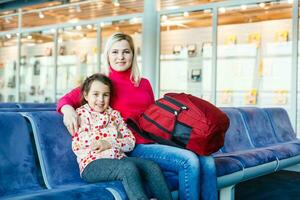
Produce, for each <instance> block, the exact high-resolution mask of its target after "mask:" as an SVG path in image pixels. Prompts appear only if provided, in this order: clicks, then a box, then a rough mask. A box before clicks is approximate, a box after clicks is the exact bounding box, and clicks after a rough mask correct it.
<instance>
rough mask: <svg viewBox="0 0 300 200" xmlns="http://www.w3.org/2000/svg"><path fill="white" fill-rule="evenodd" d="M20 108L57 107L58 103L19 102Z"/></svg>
mask: <svg viewBox="0 0 300 200" xmlns="http://www.w3.org/2000/svg"><path fill="white" fill-rule="evenodd" d="M17 105H18V107H19V108H52V109H56V103H28V102H24V103H17Z"/></svg>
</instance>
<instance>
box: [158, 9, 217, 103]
mask: <svg viewBox="0 0 300 200" xmlns="http://www.w3.org/2000/svg"><path fill="white" fill-rule="evenodd" d="M211 25H212V14H211V10H205V11H197V12H183V13H177V14H172V15H162V16H161V58H160V96H163V94H165V93H168V92H185V93H190V94H193V95H195V96H198V97H202V98H204V99H206V100H210V98H211V89H212V88H211V75H212V74H211V52H212V49H211V42H212V37H211V35H212V27H211ZM191 36H192V37H191Z"/></svg>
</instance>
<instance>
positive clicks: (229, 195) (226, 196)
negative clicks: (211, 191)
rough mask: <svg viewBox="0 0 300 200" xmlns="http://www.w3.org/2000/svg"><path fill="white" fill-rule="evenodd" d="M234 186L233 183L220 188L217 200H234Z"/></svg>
mask: <svg viewBox="0 0 300 200" xmlns="http://www.w3.org/2000/svg"><path fill="white" fill-rule="evenodd" d="M234 186H235V185H231V186H228V187H225V188H222V189H220V198H219V200H234Z"/></svg>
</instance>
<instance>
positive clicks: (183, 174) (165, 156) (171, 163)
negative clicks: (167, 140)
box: [129, 144, 217, 200]
mask: <svg viewBox="0 0 300 200" xmlns="http://www.w3.org/2000/svg"><path fill="white" fill-rule="evenodd" d="M129 156H134V157H142V158H145V159H149V160H152V161H154V162H156V163H158V164H159V166H160V167H161V168H162V170H165V171H171V172H174V173H176V174H178V182H179V189H178V195H179V199H180V200H199V199H203V200H216V199H217V189H216V187H217V186H216V185H217V184H216V172H215V165H214V160H213V158H212V157H206V156H204V157H203V156H199V157H198V156H197V155H196V154H195V153H193V152H191V151H189V150H186V149H180V148H177V147H172V146H166V145H161V144H139V145H137V146H136V147H135V149H134V150H133V151H132V152H131V153H130V154H129Z"/></svg>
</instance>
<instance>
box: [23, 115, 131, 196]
mask: <svg viewBox="0 0 300 200" xmlns="http://www.w3.org/2000/svg"><path fill="white" fill-rule="evenodd" d="M24 116H25V117H26V118H27V119H28V120H29V121H30V124H31V126H32V129H33V135H34V140H35V142H36V144H37V153H38V157H39V160H40V162H41V163H40V164H41V168H42V174H43V177H44V181H45V183H46V186H47V187H48V188H70V189H71V188H73V187H83V188H89V187H91V186H92V185H99V186H101V187H105V188H108V189H109V190H110V191H112V192H113V193H114V194H116V195H117V196H121V198H122V199H126V198H127V197H126V193H125V190H124V188H123V185H122V184H121V182H119V181H112V182H103V183H97V184H87V183H86V182H84V181H83V180H82V179H81V178H80V175H79V168H78V164H77V161H76V156H75V154H74V153H73V151H72V148H71V136H70V134H69V133H68V131H67V129H66V128H65V126H64V124H63V119H62V115H60V114H59V113H58V112H56V111H43V112H27V113H24ZM93 187H95V186H93Z"/></svg>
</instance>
